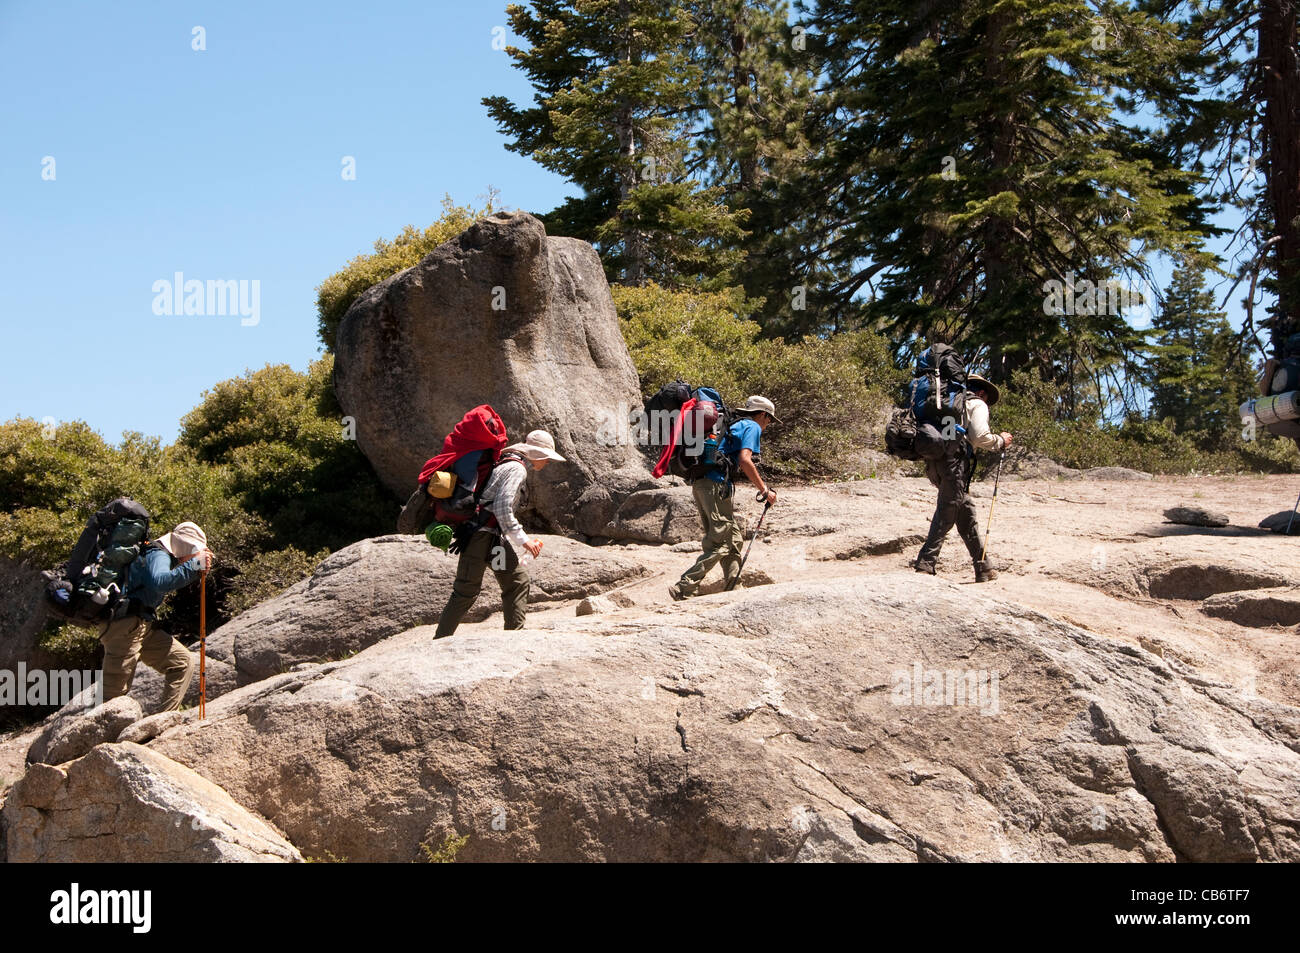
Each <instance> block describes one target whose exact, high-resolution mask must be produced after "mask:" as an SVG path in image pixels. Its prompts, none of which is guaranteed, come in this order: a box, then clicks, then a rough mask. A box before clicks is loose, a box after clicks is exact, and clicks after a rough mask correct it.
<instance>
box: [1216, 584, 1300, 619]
mask: <svg viewBox="0 0 1300 953" xmlns="http://www.w3.org/2000/svg"><path fill="white" fill-rule="evenodd" d="M1201 611H1202V612H1204V613H1205V614H1206V615H1212V616H1215V617H1217V618H1220V619H1228V620H1230V621H1232V622H1236V623H1237V624H1238V625H1249V626H1255V627H1257V628H1260V627H1265V626H1271V625H1280V626H1293V625H1300V593H1297V592H1296V590H1295V588H1294V587H1292V586H1285V587H1283V588H1280V589H1255V590H1247V591H1245V592H1224V593H1219V594H1218V595H1214V596H1210V597H1209V598H1208V599H1206V600H1205V601H1204V602H1202V603H1201Z"/></svg>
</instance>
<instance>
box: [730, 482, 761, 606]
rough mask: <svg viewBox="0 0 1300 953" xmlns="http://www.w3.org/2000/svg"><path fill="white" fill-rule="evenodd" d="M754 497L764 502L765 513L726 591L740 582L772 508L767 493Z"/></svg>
mask: <svg viewBox="0 0 1300 953" xmlns="http://www.w3.org/2000/svg"><path fill="white" fill-rule="evenodd" d="M754 499H756V500H758V501H760V502H762V503H763V514H762V515H761V516H759V518H758V525H757V526H755V527H754V535H753V536H751V537H749V545H748V546H746V547H745V554H744V555H743V556H741V557H740V568H739V569H738V570H736V578H735V579H733V580H731V582H729V583H728V584H727V588H726V590H725V591H726V592H730V591H731V590H732V589H735V588H736V584H737V583H738V582H740V574H741V573H742V572H744V571H745V563H746V561H748V559H749V551H750V550H751V549H753V548H754V540H756V539H758V534H759V533H760V532H762V530H763V520H765V519H767V511H768V510H770V509H771V508H772V504H771V503H768V502H766V500H767V496H766V494H763V493H758V494H755V496H754Z"/></svg>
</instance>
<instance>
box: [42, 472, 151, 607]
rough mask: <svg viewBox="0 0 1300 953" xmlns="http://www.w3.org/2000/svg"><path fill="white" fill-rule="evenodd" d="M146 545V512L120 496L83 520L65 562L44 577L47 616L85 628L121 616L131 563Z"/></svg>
mask: <svg viewBox="0 0 1300 953" xmlns="http://www.w3.org/2000/svg"><path fill="white" fill-rule="evenodd" d="M148 542H149V511H148V510H146V509H145V508H144V507H143V506H141V505H140V504H139V503H137V502H135V500H132V499H129V498H128V497H125V496H123V497H119V498H118V499H116V500H114V501H113V502H112V503H109V504H108V505H107V506H105V507H104V508H103V509H102V510H100V511H99V512H98V513H96V514H95V515H94V516H92V517H91V518H90V519H89V520H88V521H87V522H86V528H85V529H83V530H82V531H81V536H80V537H78V539H77V544H76V545H75V546H73V547H72V554H71V555H70V556H69V557H68V560H67V562H65V563H64V564H63V565H62V566H59V567H58V568H57V569H51V570H47V571H46V572H45V573H44V574H43V575H44V576H45V601H46V604H47V606H48V607H49V610H50V612H51V613H53V614H54V615H56V616H58V617H59V618H60V619H63V620H64V621H67V622H71V623H73V624H74V625H81V626H86V627H88V628H94V627H96V626H99V625H101V624H103V623H105V622H111V621H113V620H114V619H120V618H123V617H124V616H125V615H127V614H128V611H129V609H130V605H129V602H130V600H128V599H126V598H125V593H126V588H127V577H128V575H129V572H130V568H131V563H133V562H135V560H136V559H137V558H138V557H139V556H140V554H141V553H142V552H144V549H145V547H146V546H147V545H148Z"/></svg>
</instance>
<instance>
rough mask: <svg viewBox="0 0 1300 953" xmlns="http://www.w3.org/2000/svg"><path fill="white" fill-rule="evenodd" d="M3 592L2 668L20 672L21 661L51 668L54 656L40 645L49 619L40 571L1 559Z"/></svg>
mask: <svg viewBox="0 0 1300 953" xmlns="http://www.w3.org/2000/svg"><path fill="white" fill-rule="evenodd" d="M0 593H4V598H3V599H0V669H7V670H8V671H11V672H13V671H17V669H18V663H19V662H24V663H26V665H27V667H28V668H43V667H45V666H47V665H48V663H49V661H50V656H49V654H48V653H47V652H44V651H43V650H42V649H41V648H40V647H39V646H38V645H37V640H38V639H39V637H40V632H41V629H42V628H43V627H44V626H45V620H46V612H45V580H44V579H43V578H42V577H41V573H40V570H38V569H34V568H33V567H31V566H28V565H26V564H25V563H19V562H15V561H13V560H12V559H9V558H8V557H7V556H0Z"/></svg>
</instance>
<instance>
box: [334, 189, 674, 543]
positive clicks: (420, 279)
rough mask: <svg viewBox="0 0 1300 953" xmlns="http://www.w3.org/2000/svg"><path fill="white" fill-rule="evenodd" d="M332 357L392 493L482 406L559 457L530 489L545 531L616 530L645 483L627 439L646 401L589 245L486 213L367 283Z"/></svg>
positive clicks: (408, 484)
mask: <svg viewBox="0 0 1300 953" xmlns="http://www.w3.org/2000/svg"><path fill="white" fill-rule="evenodd" d="M335 352H336V358H335V366H334V389H335V392H336V393H337V394H338V399H339V403H340V404H341V405H342V407H343V411H344V413H345V414H348V415H349V416H352V417H354V418H355V419H356V424H357V445H358V446H359V447H360V448H361V450H362V452H364V453H365V455H366V457H367V458H368V459H369V460H370V462H371V464H372V465H373V466H374V468H375V472H376V473H378V474H379V476H380V478H381V479H382V480H383V481H384V483H385V484H386V485H387V486H388V488H389V489H390V490H392V491H393V493H394V494H396V495H397V496H398V497H399V498H400V499H406V497H407V495H408V494H409V493H410V492H411V490H412V489H413V488H414V486H415V480H416V476H417V475H418V474H419V471H420V468H421V466H423V464H424V462H425V460H426V459H428V458H429V457H431V456H433V455H434V454H435V453H437V452H438V451H439V449H440V448H441V446H442V441H443V438H444V437H445V436H446V435H447V433H448V432H449V431H450V430H451V429H452V427H453V426H454V425H455V423H456V422H457V421H458V420H459V419H460V417H461V415H462V414H464V413H465V411H467V410H469V409H470V408H471V407H474V406H476V405H478V404H483V403H488V404H491V405H492V406H493V407H494V408H495V409H496V411H497V412H498V413H499V414H501V416H502V419H503V420H504V421H505V423H506V427H507V428H508V431H509V433H510V434H511V436H512V438H513V439H516V440H522V439H523V438H524V437H525V436H526V435H527V433H528V432H529V431H530V430H533V429H535V428H542V429H545V430H548V431H550V433H551V434H552V435H553V436H554V437H555V441H556V447H557V449H558V450H559V452H560V453H561V454H562V455H563V456H564V457H565V458H567V460H568V461H569V462H568V463H567V464H563V465H559V464H557V465H554V466H551V467H548V468H547V469H546V470H545V471H542V472H540V473H538V474H536V475H535V476H534V477H532V478H531V480H530V482H532V487H531V494H530V506H531V508H532V510H533V511H534V512H535V513H536V514H537V516H538V517H540V518H541V519H542V520H543V521H544V522H545V524H549V526H551V527H554V528H559V529H576V530H577V531H578V532H580V533H583V534H586V535H588V536H602V535H603V536H608V535H611V534H610V533H609V532H608V531H607V529H608V524H609V522H610V520H611V519H612V518H613V516H614V513H615V511H616V510H617V509H618V507H619V504H620V503H621V502H622V500H623V498H624V497H625V496H626V495H627V494H629V493H631V492H633V491H635V490H637V489H641V488H645V487H650V486H653V485H654V483H653V480H652V478H651V477H650V474H649V473H648V471H647V470H646V468H645V464H644V460H643V458H642V455H641V453H640V451H639V450H638V448H637V446H636V445H635V442H634V441H633V440H630V439H626V437H627V435H626V429H627V428H626V421H627V418H628V414H629V412H630V411H631V410H633V409H634V408H637V407H639V406H640V404H641V394H640V389H639V383H638V379H637V374H636V369H635V368H634V367H633V365H632V359H631V357H630V355H629V354H628V350H627V346H626V344H624V342H623V338H622V335H621V333H620V331H619V325H618V316H617V315H616V313H615V311H614V303H613V299H612V298H611V297H610V293H609V286H608V285H607V283H606V281H605V273H604V269H603V267H602V265H601V263H600V258H599V257H598V256H597V254H596V251H595V249H593V248H592V247H591V245H589V244H587V243H586V242H583V241H579V240H578V239H575V238H548V237H547V235H546V232H545V230H544V229H543V227H542V223H541V222H539V221H538V220H537V219H536V218H534V217H533V216H531V215H528V214H527V213H524V212H516V213H504V212H503V213H498V214H496V215H493V216H491V217H489V218H484V219H481V220H479V221H478V222H476V223H475V224H474V225H473V226H471V227H470V228H469V229H467V230H466V231H465V232H463V233H461V234H460V235H459V236H457V237H456V238H454V239H452V240H451V241H449V242H446V243H444V244H442V245H440V246H439V247H438V248H436V249H434V250H433V251H432V252H430V253H429V254H428V255H426V256H425V257H424V258H423V259H422V260H421V261H420V262H419V263H418V264H416V265H415V266H413V267H411V268H408V269H406V270H405V271H402V272H399V273H398V274H396V275H393V276H392V277H390V278H387V279H385V280H384V281H382V282H380V283H379V284H377V285H375V286H374V287H372V288H370V289H369V290H368V291H366V292H365V293H364V294H362V295H361V296H360V297H359V298H358V299H357V300H356V301H355V302H354V303H353V305H352V307H351V308H349V310H348V313H347V314H346V315H345V316H344V318H343V321H342V324H341V325H340V327H339V331H338V339H337V344H336V349H335ZM543 528H545V527H543Z"/></svg>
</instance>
